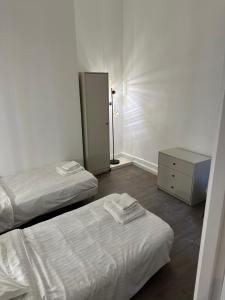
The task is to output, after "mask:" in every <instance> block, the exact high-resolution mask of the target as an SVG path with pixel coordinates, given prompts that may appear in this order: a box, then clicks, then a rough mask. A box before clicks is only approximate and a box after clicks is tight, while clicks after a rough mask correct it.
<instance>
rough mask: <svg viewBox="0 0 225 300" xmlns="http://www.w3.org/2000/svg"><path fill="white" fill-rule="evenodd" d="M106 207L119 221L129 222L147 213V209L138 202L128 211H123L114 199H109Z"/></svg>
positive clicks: (105, 204)
mask: <svg viewBox="0 0 225 300" xmlns="http://www.w3.org/2000/svg"><path fill="white" fill-rule="evenodd" d="M104 209H105V210H106V211H107V212H108V213H110V215H111V216H112V217H113V218H114V220H115V221H116V222H117V223H120V224H123V225H125V224H127V223H129V222H131V221H133V220H135V219H137V218H139V217H141V216H142V215H144V214H145V209H144V208H143V207H142V206H141V205H140V204H139V203H136V204H135V206H134V207H133V209H132V210H130V211H129V212H128V213H124V212H121V211H120V209H119V208H118V207H117V206H116V205H115V203H114V201H113V200H112V201H111V200H108V201H105V203H104Z"/></svg>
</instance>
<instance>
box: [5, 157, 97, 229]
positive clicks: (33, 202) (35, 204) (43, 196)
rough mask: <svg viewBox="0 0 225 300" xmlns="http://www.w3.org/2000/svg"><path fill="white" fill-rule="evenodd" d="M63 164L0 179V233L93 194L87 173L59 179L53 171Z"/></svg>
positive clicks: (94, 188) (94, 189) (94, 183)
mask: <svg viewBox="0 0 225 300" xmlns="http://www.w3.org/2000/svg"><path fill="white" fill-rule="evenodd" d="M63 164H64V162H61V163H57V164H53V165H48V166H45V167H43V168H40V169H35V170H32V171H30V172H24V173H21V174H18V175H15V176H9V177H4V178H1V180H0V232H4V231H6V230H8V229H11V228H13V227H16V226H19V225H21V224H23V223H25V222H27V221H29V220H31V219H32V218H35V217H37V216H39V215H42V214H44V213H47V212H49V211H52V210H54V209H57V208H60V207H63V206H66V205H69V204H72V203H75V202H77V201H80V200H83V199H86V198H88V197H92V196H94V195H95V194H96V193H97V187H98V182H97V179H96V178H95V177H94V176H93V175H92V174H91V173H89V172H87V171H85V170H83V171H81V172H79V173H76V174H73V175H70V176H61V175H59V174H58V173H57V172H56V169H55V168H56V166H60V165H63Z"/></svg>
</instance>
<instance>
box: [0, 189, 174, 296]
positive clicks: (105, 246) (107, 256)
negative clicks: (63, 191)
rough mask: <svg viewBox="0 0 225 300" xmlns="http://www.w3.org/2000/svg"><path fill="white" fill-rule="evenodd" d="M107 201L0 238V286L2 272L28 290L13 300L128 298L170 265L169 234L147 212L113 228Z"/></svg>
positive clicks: (170, 234) (98, 201) (162, 225)
mask: <svg viewBox="0 0 225 300" xmlns="http://www.w3.org/2000/svg"><path fill="white" fill-rule="evenodd" d="M118 196H119V195H118ZM110 197H112V196H111V195H110V196H107V197H105V198H102V199H100V200H97V201H95V202H92V203H91V204H89V205H86V206H83V207H82V208H79V209H77V210H74V211H71V212H68V213H66V214H64V215H60V216H58V217H56V218H54V219H51V220H48V221H46V222H43V223H40V224H37V225H34V226H32V227H30V228H26V229H23V230H18V229H17V230H13V231H11V232H8V233H5V234H4V235H2V236H0V252H1V255H0V257H2V258H1V260H2V261H1V262H0V286H1V287H3V286H4V283H5V282H7V279H6V278H4V279H1V273H2V274H5V275H4V276H5V277H7V276H8V278H10V276H11V279H12V277H13V280H16V281H17V284H20V285H21V286H22V287H28V289H29V290H28V292H27V293H26V294H24V295H22V296H21V297H20V298H18V299H23V300H28V299H29V300H30V299H40V300H41V299H46V300H52V299H54V300H57V299H58V300H84V299H85V300H126V299H130V298H131V297H132V296H133V295H134V294H135V293H136V292H137V291H138V290H139V289H140V288H141V287H142V286H143V285H144V284H145V283H146V282H147V281H148V280H149V278H150V277H151V276H152V275H153V274H155V273H156V272H157V271H158V270H159V269H160V268H161V267H162V266H163V265H165V264H166V263H168V262H169V261H170V256H169V255H170V250H171V246H172V243H173V230H172V229H171V228H170V226H169V225H168V224H167V223H165V222H164V221H162V220H161V219H160V218H158V217H157V216H155V215H154V214H152V213H150V212H147V213H146V214H145V215H144V216H142V217H140V218H137V219H136V220H134V221H132V222H130V223H128V224H126V225H121V224H118V223H116V222H115V220H114V219H113V218H112V217H111V215H110V214H108V213H107V212H106V211H105V210H104V208H103V203H104V201H108V200H109V199H110ZM113 197H115V194H114V195H113ZM3 250H4V251H3ZM7 270H8V271H7ZM1 280H2V281H1Z"/></svg>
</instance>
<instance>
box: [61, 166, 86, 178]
mask: <svg viewBox="0 0 225 300" xmlns="http://www.w3.org/2000/svg"><path fill="white" fill-rule="evenodd" d="M83 170H84V168H83V167H81V166H80V167H79V168H77V169H75V170H72V171H65V170H63V169H62V168H60V167H56V172H57V173H58V174H59V175H61V176H69V175H74V174H76V173H79V172H81V171H83Z"/></svg>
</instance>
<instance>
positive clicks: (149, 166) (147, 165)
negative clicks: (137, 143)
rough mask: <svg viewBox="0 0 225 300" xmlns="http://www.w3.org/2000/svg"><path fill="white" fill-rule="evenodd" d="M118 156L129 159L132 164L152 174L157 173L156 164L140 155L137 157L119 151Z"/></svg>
mask: <svg viewBox="0 0 225 300" xmlns="http://www.w3.org/2000/svg"><path fill="white" fill-rule="evenodd" d="M119 156H120V157H125V158H127V159H129V160H130V161H131V162H132V163H133V164H134V165H136V166H137V167H139V168H142V169H144V170H146V171H148V172H150V173H152V174H154V175H158V165H157V164H154V163H151V162H149V161H147V160H144V159H142V158H140V157H137V156H134V155H131V154H128V153H125V152H122V153H120V154H119Z"/></svg>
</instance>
